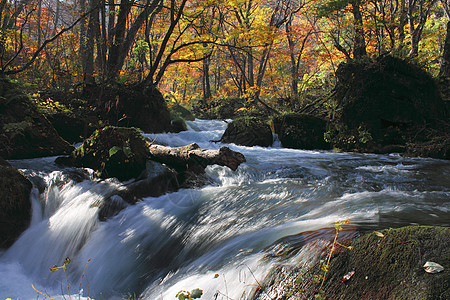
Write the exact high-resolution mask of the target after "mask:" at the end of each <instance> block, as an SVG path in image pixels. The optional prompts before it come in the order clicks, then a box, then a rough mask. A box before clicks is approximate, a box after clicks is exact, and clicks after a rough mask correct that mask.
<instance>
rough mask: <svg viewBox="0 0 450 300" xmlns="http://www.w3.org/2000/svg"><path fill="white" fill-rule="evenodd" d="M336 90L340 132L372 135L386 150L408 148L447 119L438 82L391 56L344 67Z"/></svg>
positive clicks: (338, 76) (338, 78) (337, 74)
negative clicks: (394, 146)
mask: <svg viewBox="0 0 450 300" xmlns="http://www.w3.org/2000/svg"><path fill="white" fill-rule="evenodd" d="M336 76H337V84H336V86H335V90H334V94H333V95H334V96H333V98H334V100H335V103H336V107H337V108H336V110H335V122H336V124H337V126H336V127H339V128H340V129H342V128H343V129H344V130H340V132H341V133H342V132H343V131H345V130H347V131H349V132H352V131H355V130H358V129H359V130H360V131H367V133H369V134H370V135H371V137H372V138H373V140H374V142H376V143H378V144H380V145H381V146H385V145H391V144H393V143H397V144H402V145H404V144H405V143H406V142H407V141H408V140H410V139H411V138H412V137H413V136H414V135H415V134H416V133H417V131H418V128H419V127H424V126H425V125H428V126H435V127H437V125H436V124H437V122H438V121H439V120H445V119H446V118H447V117H448V113H447V109H446V106H445V103H444V102H443V100H442V99H441V96H440V93H439V89H438V87H437V85H436V83H435V81H434V80H433V78H432V77H431V76H430V75H429V74H427V73H426V72H425V71H423V70H422V69H420V68H419V67H417V66H415V65H413V64H410V63H408V62H406V61H404V60H401V59H398V58H394V57H391V56H382V57H379V58H378V59H377V60H376V61H374V62H370V61H352V62H348V63H344V64H341V65H340V66H339V68H338V70H337V72H336Z"/></svg>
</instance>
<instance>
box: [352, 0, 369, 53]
mask: <svg viewBox="0 0 450 300" xmlns="http://www.w3.org/2000/svg"><path fill="white" fill-rule="evenodd" d="M351 5H352V14H353V27H354V30H355V37H354V39H355V40H354V46H353V59H361V58H363V57H365V56H367V52H366V39H365V36H364V27H363V19H362V14H361V7H360V5H361V0H353V1H352V2H351Z"/></svg>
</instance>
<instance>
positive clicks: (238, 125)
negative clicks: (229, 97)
mask: <svg viewBox="0 0 450 300" xmlns="http://www.w3.org/2000/svg"><path fill="white" fill-rule="evenodd" d="M220 142H222V143H234V144H236V145H241V146H249V147H252V146H261V147H268V146H271V145H272V143H273V136H272V130H271V129H270V126H269V124H268V123H267V122H266V120H265V119H261V118H256V117H243V118H237V119H235V120H233V122H231V123H230V124H228V127H227V129H226V130H225V132H224V134H223V135H222V138H221V139H220Z"/></svg>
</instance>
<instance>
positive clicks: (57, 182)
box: [0, 120, 450, 300]
mask: <svg viewBox="0 0 450 300" xmlns="http://www.w3.org/2000/svg"><path fill="white" fill-rule="evenodd" d="M188 126H189V130H188V131H186V132H181V133H179V134H173V133H167V134H166V133H165V134H145V137H146V138H148V139H149V140H152V141H155V142H158V143H162V144H167V145H171V146H182V145H186V144H189V143H192V142H196V143H198V144H199V145H200V146H201V147H203V148H212V149H217V148H219V147H221V146H223V144H220V143H214V142H211V141H212V140H218V139H219V138H220V136H221V134H222V132H223V131H224V130H225V128H226V122H223V121H205V120H196V121H192V122H188ZM227 146H229V147H230V148H231V149H233V150H236V151H239V152H241V153H243V154H244V155H245V156H246V159H247V162H246V163H245V164H242V165H241V166H240V167H239V169H238V170H237V171H235V172H233V171H231V170H230V169H228V168H226V167H220V166H209V167H208V168H207V169H206V175H207V176H208V177H209V179H210V184H208V185H206V186H204V187H201V188H193V189H182V190H179V191H177V192H174V193H169V194H166V195H163V196H161V197H147V198H144V199H142V201H140V202H138V203H137V204H135V205H129V206H126V207H125V208H124V209H123V210H122V211H121V212H120V213H118V214H117V215H115V216H114V217H112V218H109V219H107V220H106V221H99V218H98V213H99V203H102V201H103V200H104V199H107V198H108V197H110V196H111V195H113V194H114V193H115V192H116V191H117V190H120V189H121V188H123V185H122V184H121V183H120V182H117V181H115V180H113V179H110V180H97V179H94V178H92V176H91V174H90V173H89V172H87V173H86V171H80V170H77V169H70V168H69V169H60V168H58V167H57V166H56V165H55V164H54V159H55V158H42V159H34V160H20V161H13V162H12V164H13V165H15V166H16V167H17V168H19V169H20V170H21V171H22V172H23V173H24V174H26V175H27V176H28V177H29V178H30V179H31V180H32V181H33V183H34V185H35V188H34V189H33V191H32V195H31V201H32V205H33V219H32V223H31V226H30V228H29V229H28V230H27V231H25V232H24V233H23V235H22V236H21V237H20V238H19V239H18V240H17V241H16V243H15V244H14V245H13V246H12V247H11V248H10V249H8V250H7V251H4V252H3V253H0V278H2V280H0V299H1V298H3V299H4V298H8V297H10V298H12V299H16V298H17V299H21V300H24V299H25V300H27V299H36V298H37V297H38V296H39V294H38V293H37V292H36V291H35V290H33V288H32V287H31V285H32V284H33V285H34V286H35V287H36V288H37V289H38V290H39V291H41V292H43V293H45V294H47V295H50V296H52V297H53V298H55V299H68V294H69V291H68V290H67V282H66V277H65V274H64V272H63V271H62V270H58V271H56V272H53V273H51V272H50V267H52V266H54V265H58V266H61V265H62V264H63V262H64V261H65V259H66V257H69V258H70V259H71V262H70V263H69V264H68V265H67V275H68V278H69V286H70V293H71V295H72V299H74V298H75V297H74V296H73V295H76V298H78V295H77V293H78V291H79V289H80V281H81V279H83V282H82V285H81V290H82V296H84V297H85V299H87V298H86V297H88V296H92V297H95V298H96V299H102V297H103V298H104V299H123V298H126V296H127V295H134V294H136V295H138V296H140V297H141V298H142V299H155V300H156V299H157V300H159V299H161V300H166V299H173V298H175V295H176V294H177V293H178V292H179V291H180V290H188V291H190V290H192V289H195V288H200V289H202V290H203V291H204V296H203V297H202V299H228V298H227V297H230V298H232V299H241V297H243V299H246V297H247V296H249V295H250V294H251V293H252V290H253V289H254V288H255V287H256V286H257V284H258V282H260V281H261V280H262V279H263V278H264V277H265V276H266V275H267V272H268V271H269V270H270V268H271V267H272V266H273V265H275V264H278V263H283V264H305V263H308V262H311V261H312V260H314V257H315V256H316V255H317V253H315V252H314V251H312V250H311V249H313V247H312V246H311V245H313V244H314V243H315V244H314V245H319V246H320V245H324V244H326V243H328V242H329V241H328V239H329V238H330V237H329V234H327V233H326V232H325V231H323V230H320V229H321V228H326V227H329V226H332V224H333V223H334V222H335V221H338V220H343V219H347V218H349V219H350V220H351V225H352V228H353V229H352V230H353V232H354V231H355V230H359V231H363V230H373V229H377V228H385V227H398V226H403V225H407V224H423V225H442V226H450V223H448V218H446V217H447V216H448V213H449V210H450V204H449V201H448V199H450V176H449V175H450V163H449V162H446V161H439V160H433V159H417V158H402V157H400V156H397V155H368V154H350V153H334V152H329V151H328V152H327V151H301V150H292V149H283V148H279V147H269V148H262V147H240V146H236V145H227ZM286 240H292V241H294V244H295V245H296V247H298V249H297V250H298V251H297V252H296V253H297V254H296V255H294V256H292V257H290V258H289V259H287V260H283V261H281V260H280V259H278V258H277V255H275V254H274V253H275V252H277V251H281V250H280V249H284V248H283V247H285V245H286V244H285V243H286ZM311 243H313V244H311ZM316 248H320V247H316ZM277 249H278V250H277ZM85 268H86V271H85ZM39 297H42V296H39ZM81 298H82V297H81Z"/></svg>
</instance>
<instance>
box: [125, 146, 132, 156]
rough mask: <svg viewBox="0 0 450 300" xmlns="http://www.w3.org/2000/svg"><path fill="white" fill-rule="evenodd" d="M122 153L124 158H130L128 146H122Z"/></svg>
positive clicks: (130, 152)
mask: <svg viewBox="0 0 450 300" xmlns="http://www.w3.org/2000/svg"><path fill="white" fill-rule="evenodd" d="M123 153H124V154H125V156H126V157H130V156H131V154H132V151H131V148H130V147H128V146H123Z"/></svg>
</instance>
